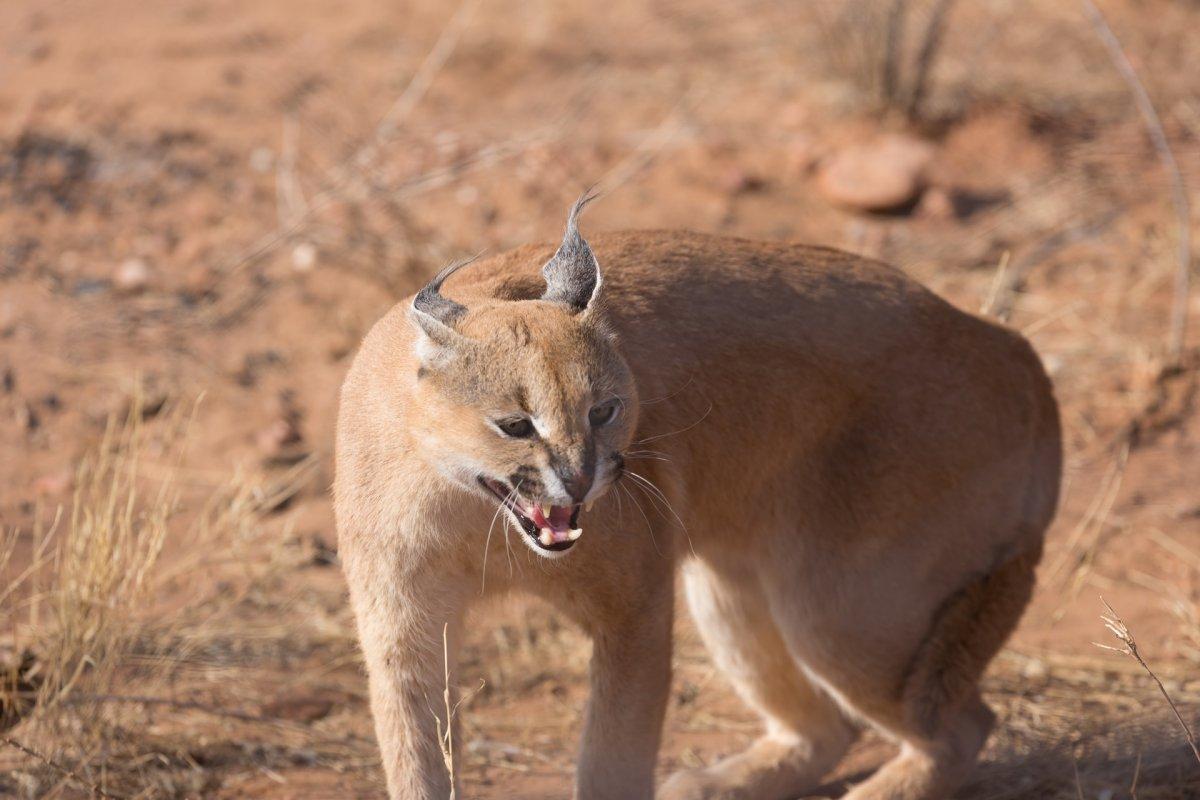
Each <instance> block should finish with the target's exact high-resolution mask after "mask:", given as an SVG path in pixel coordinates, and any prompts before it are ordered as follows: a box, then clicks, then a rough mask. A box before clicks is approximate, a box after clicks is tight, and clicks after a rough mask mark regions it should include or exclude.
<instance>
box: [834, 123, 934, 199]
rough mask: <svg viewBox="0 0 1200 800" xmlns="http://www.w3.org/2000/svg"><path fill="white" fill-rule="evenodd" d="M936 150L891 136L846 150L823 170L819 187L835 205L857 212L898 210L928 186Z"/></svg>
mask: <svg viewBox="0 0 1200 800" xmlns="http://www.w3.org/2000/svg"><path fill="white" fill-rule="evenodd" d="M932 160H933V147H932V146H931V145H930V144H928V143H927V142H923V141H921V140H920V139H915V138H913V137H911V136H903V135H900V134H891V135H888V136H883V137H880V138H878V139H876V140H874V141H872V142H868V143H866V144H859V145H852V146H849V147H846V148H843V149H842V150H840V151H839V152H837V153H835V154H834V155H833V156H831V157H830V158H829V159H828V160H827V161H826V162H825V164H824V165H823V166H822V168H821V172H820V176H819V181H818V186H819V187H820V190H821V192H822V194H824V195H825V198H826V199H827V200H829V202H831V203H833V204H834V205H838V206H842V207H843V208H848V209H851V210H854V211H870V212H883V211H896V210H898V209H902V208H905V207H906V206H909V205H911V204H912V203H913V202H914V201H915V200H916V199H917V196H918V195H919V194H920V193H921V190H922V189H923V188H924V184H925V170H926V169H927V168H928V166H929V163H930V162H931V161H932Z"/></svg>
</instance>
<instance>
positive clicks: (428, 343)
mask: <svg viewBox="0 0 1200 800" xmlns="http://www.w3.org/2000/svg"><path fill="white" fill-rule="evenodd" d="M472 261H474V259H473V258H471V259H465V260H463V261H456V262H455V263H453V264H451V265H449V266H448V267H446V268H445V269H443V270H442V271H441V272H439V273H438V274H437V275H435V276H434V277H433V280H431V281H430V282H429V283H427V284H426V285H425V287H424V288H423V289H421V291H419V292H417V295H416V297H414V298H413V301H412V305H411V306H410V307H409V310H408V317H409V319H411V320H412V321H413V323H414V324H415V325H416V326H417V328H418V329H419V330H420V332H421V334H422V336H421V339H420V340H419V341H418V342H417V353H418V354H419V356H420V358H421V361H422V362H424V363H428V362H430V361H434V360H436V359H437V358H439V357H441V356H442V355H444V354H445V351H446V350H448V349H449V348H452V347H454V346H455V345H458V344H461V343H463V342H465V341H466V338H467V337H465V336H463V335H462V334H461V333H459V332H458V331H457V330H455V328H454V326H455V324H456V323H457V322H458V321H459V320H460V319H461V318H462V317H463V315H464V314H466V313H467V307H466V306H464V305H462V304H461V303H458V302H455V301H454V300H451V299H450V298H449V297H445V296H443V295H442V284H443V283H445V281H446V279H447V278H449V277H450V276H451V275H453V274H454V273H455V272H458V271H459V270H460V269H462V268H463V267H465V266H466V265H467V264H470V263H471V262H472Z"/></svg>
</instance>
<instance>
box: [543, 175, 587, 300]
mask: <svg viewBox="0 0 1200 800" xmlns="http://www.w3.org/2000/svg"><path fill="white" fill-rule="evenodd" d="M597 196H598V195H595V194H592V193H591V190H590V189H589V190H588V191H586V192H584V193H583V195H582V196H580V198H579V199H578V200H576V201H575V204H574V205H572V206H571V211H570V213H569V214H567V232H566V235H564V236H563V241H562V244H561V245H559V246H558V251H557V252H556V253H555V254H554V255H553V256H552V257H551V258H550V260H549V261H547V262H546V265H545V266H544V267H542V277H543V278H545V279H546V292H545V293H544V294H543V295H542V299H543V300H550V301H553V302H556V303H565V304H566V305H568V306H569V307H570V308H571V309H573V310H574V311H575V312H580V311H584V310H585V309H587V307H588V306H589V305H590V304H591V303H592V302H593V301H594V300H595V299H596V297H597V296H598V294H599V292H600V283H601V279H600V264H599V263H598V262H597V261H596V256H595V255H593V254H592V248H591V247H589V246H588V243H587V242H585V241H584V240H583V237H582V236H580V235H579V225H578V219H579V212H581V211H582V210H583V207H584V206H586V205H587V204H588V203H590V202H591V201H592V200H595V199H596V197H597Z"/></svg>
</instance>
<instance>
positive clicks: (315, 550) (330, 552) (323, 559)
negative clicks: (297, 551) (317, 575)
mask: <svg viewBox="0 0 1200 800" xmlns="http://www.w3.org/2000/svg"><path fill="white" fill-rule="evenodd" d="M309 563H310V564H311V565H312V566H314V567H333V566H337V565H338V564H339V563H340V562H339V561H338V554H337V548H334V547H330V545H329V543H328V542H326V541H325V537H323V536H321V534H319V533H316V534H313V537H312V558H311V559H310V561H309Z"/></svg>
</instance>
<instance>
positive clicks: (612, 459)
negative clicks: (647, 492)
mask: <svg viewBox="0 0 1200 800" xmlns="http://www.w3.org/2000/svg"><path fill="white" fill-rule="evenodd" d="M589 199H590V198H589V197H587V196H584V197H582V198H580V199H579V200H578V201H577V202H576V203H575V205H574V206H573V207H572V208H571V213H570V215H569V217H568V219H567V233H566V236H565V238H564V239H563V243H562V246H561V247H559V249H558V252H556V253H555V254H554V256H553V257H552V258H551V259H550V260H549V261H548V262H547V263H546V265H545V266H544V267H543V268H542V275H543V276H544V277H545V279H546V290H545V292H544V294H543V295H542V296H541V297H540V298H538V299H535V300H491V301H487V302H485V303H480V304H478V305H477V306H475V307H472V308H467V307H465V306H463V305H461V304H459V303H457V302H455V301H454V300H451V299H449V298H447V297H445V296H443V295H442V294H441V291H440V290H441V286H442V282H443V281H445V279H446V278H448V277H449V276H450V275H451V274H452V273H453V272H454V271H455V270H457V269H459V268H460V267H461V266H462V265H454V266H451V267H449V268H447V269H445V270H443V271H442V273H441V274H439V275H438V276H437V277H435V278H434V279H433V281H431V282H430V284H429V285H428V286H426V287H425V288H424V289H422V290H421V291H420V292H419V293H418V294H417V296H416V298H415V299H414V300H413V304H412V308H411V309H410V317H411V319H412V321H413V322H414V324H415V325H416V327H417V329H418V335H417V340H416V348H417V354H418V362H419V367H418V378H417V381H416V388H415V390H414V392H415V398H414V400H415V402H413V403H412V404H411V406H410V409H411V426H410V429H411V430H412V432H413V434H414V437H415V441H416V442H417V447H418V449H419V451H420V455H421V457H422V458H423V459H424V460H425V462H426V463H428V464H429V466H430V468H431V469H434V470H437V471H438V472H439V473H440V474H441V475H442V476H443V477H445V478H446V479H448V480H450V481H452V482H454V483H456V484H458V485H459V486H460V487H462V488H465V489H467V490H468V491H472V492H475V493H477V494H480V495H481V496H484V497H486V498H487V499H488V500H489V501H490V502H494V503H496V504H497V505H498V509H497V513H498V514H504V515H506V516H507V517H508V519H509V520H511V521H512V522H513V523H514V524H515V525H516V527H518V528H519V529H520V530H521V531H522V533H523V534H524V535H523V536H522V537H521V538H522V539H524V540H525V542H526V544H528V545H529V546H530V547H531V548H532V549H533V550H534V552H536V553H538V554H539V555H542V556H546V557H548V558H554V557H560V556H562V555H565V553H566V551H567V550H569V549H571V548H572V547H573V546H574V545H575V542H576V541H577V540H578V539H579V537H580V536H581V535H582V529H583V527H584V525H585V523H586V509H588V508H590V506H591V503H592V502H593V501H594V500H596V499H597V498H598V497H600V496H601V495H603V494H604V493H605V492H607V491H608V490H609V489H610V488H611V487H612V485H613V482H614V481H616V480H617V478H619V477H620V475H621V472H622V470H623V468H624V458H623V456H622V451H623V450H624V449H626V448H627V447H628V446H629V443H630V440H631V439H632V437H633V431H634V428H635V426H636V424H637V393H636V389H635V387H634V383H633V377H632V374H631V373H630V370H629V366H628V365H627V364H626V363H625V360H624V359H623V358H622V357H621V355H620V353H619V352H618V350H617V346H616V341H615V338H614V336H613V334H612V332H611V331H610V330H609V329H608V328H607V327H606V326H605V323H604V321H603V319H602V317H603V313H602V311H601V308H600V305H601V303H600V298H601V294H602V281H601V278H600V267H599V265H598V264H597V262H596V258H595V256H594V255H593V254H592V250H591V248H590V247H589V246H588V244H587V242H585V241H584V240H583V238H582V237H581V236H580V235H579V230H578V227H577V225H576V219H577V216H578V214H579V211H580V210H581V209H582V208H583V205H584V204H585V203H586V202H587V201H588V200H589ZM581 514H582V515H583V516H584V518H585V519H583V520H581V519H580V517H581Z"/></svg>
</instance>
